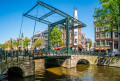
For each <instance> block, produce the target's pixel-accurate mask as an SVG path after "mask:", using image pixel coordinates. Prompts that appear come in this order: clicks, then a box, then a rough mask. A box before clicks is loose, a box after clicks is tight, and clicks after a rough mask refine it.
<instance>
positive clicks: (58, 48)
mask: <svg viewBox="0 0 120 81" xmlns="http://www.w3.org/2000/svg"><path fill="white" fill-rule="evenodd" d="M72 46H73V45H69V48H71V47H72ZM63 47H66V45H64V46H61V47H57V48H55V50H60V49H61V48H63Z"/></svg>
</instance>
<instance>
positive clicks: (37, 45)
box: [33, 36, 43, 48]
mask: <svg viewBox="0 0 120 81" xmlns="http://www.w3.org/2000/svg"><path fill="white" fill-rule="evenodd" d="M42 44H43V38H42V36H40V37H39V38H38V39H37V40H35V42H34V44H33V45H34V47H38V48H40V47H41V45H42Z"/></svg>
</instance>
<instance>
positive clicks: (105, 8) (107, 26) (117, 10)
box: [93, 0, 120, 52]
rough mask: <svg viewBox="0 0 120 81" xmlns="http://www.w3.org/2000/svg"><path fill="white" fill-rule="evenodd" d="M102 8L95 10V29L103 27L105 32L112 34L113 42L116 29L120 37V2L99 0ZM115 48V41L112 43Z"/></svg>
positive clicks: (117, 0) (116, 0)
mask: <svg viewBox="0 0 120 81" xmlns="http://www.w3.org/2000/svg"><path fill="white" fill-rule="evenodd" d="M99 3H100V5H101V7H99V8H95V11H94V15H93V17H94V18H95V19H96V22H95V27H96V26H102V27H103V28H104V30H105V31H104V32H106V31H108V32H111V39H112V40H113V36H112V33H113V31H114V29H116V30H117V31H118V32H119V35H120V1H119V0H99ZM111 45H112V46H111V48H112V47H113V41H112V43H111ZM111 52H112V50H111Z"/></svg>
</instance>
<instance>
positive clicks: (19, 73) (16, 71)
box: [2, 67, 24, 78]
mask: <svg viewBox="0 0 120 81" xmlns="http://www.w3.org/2000/svg"><path fill="white" fill-rule="evenodd" d="M2 74H3V75H7V78H10V77H12V76H15V77H24V72H23V70H22V69H21V68H19V67H10V68H8V69H7V70H5V71H4V72H3V73H2Z"/></svg>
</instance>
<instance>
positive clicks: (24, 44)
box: [23, 37, 30, 49]
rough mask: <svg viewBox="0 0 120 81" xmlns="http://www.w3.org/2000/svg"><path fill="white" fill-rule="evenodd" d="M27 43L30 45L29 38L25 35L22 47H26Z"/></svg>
mask: <svg viewBox="0 0 120 81" xmlns="http://www.w3.org/2000/svg"><path fill="white" fill-rule="evenodd" d="M29 45H30V40H29V39H28V38H27V37H26V38H25V41H24V42H23V47H27V49H28V46H29Z"/></svg>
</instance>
